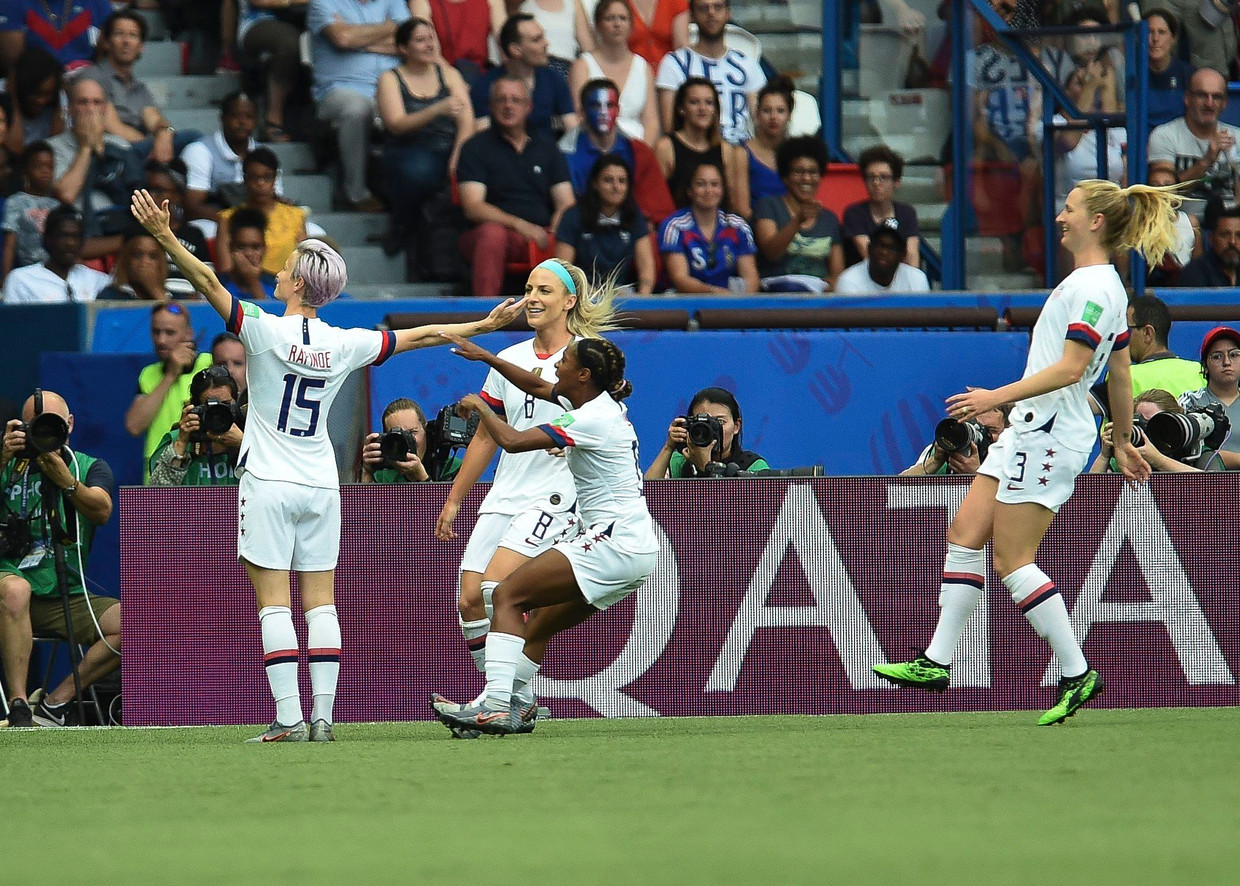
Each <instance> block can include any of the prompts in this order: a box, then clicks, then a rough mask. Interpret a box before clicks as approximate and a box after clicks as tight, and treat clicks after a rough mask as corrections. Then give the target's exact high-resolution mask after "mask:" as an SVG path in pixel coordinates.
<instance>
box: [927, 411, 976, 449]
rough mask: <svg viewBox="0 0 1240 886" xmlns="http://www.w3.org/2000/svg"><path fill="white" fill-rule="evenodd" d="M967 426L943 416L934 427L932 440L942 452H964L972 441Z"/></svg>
mask: <svg viewBox="0 0 1240 886" xmlns="http://www.w3.org/2000/svg"><path fill="white" fill-rule="evenodd" d="M972 436H973V435H972V434H971V433H970V431H969V426H968V425H966V424H965V423H964V422H959V421H956V420H955V419H954V418H945V419H943V420H942V421H941V422H939V423H938V424H937V425H935V427H934V442H935V444H936V445H937V446H938V447H939V448H940V449H942V450H943V451H944V452H964V451H966V450H967V449H968V448H969V443H970V442H972Z"/></svg>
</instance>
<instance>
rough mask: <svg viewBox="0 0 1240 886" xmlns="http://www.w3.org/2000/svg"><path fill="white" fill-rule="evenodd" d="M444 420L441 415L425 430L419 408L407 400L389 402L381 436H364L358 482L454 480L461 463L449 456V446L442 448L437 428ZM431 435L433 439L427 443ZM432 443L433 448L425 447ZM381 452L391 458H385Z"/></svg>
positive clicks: (402, 398) (425, 426) (440, 430)
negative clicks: (431, 426) (364, 441)
mask: <svg viewBox="0 0 1240 886" xmlns="http://www.w3.org/2000/svg"><path fill="white" fill-rule="evenodd" d="M445 420H446V419H445V416H444V414H443V412H441V413H440V415H439V417H438V418H437V419H436V420H435V425H434V427H433V428H432V429H431V430H429V431H428V428H427V422H426V413H424V412H423V411H422V407H421V406H419V405H418V404H417V403H415V402H413V401H412V400H410V399H409V398H408V397H399V398H397V399H395V400H393V401H392V402H391V403H389V404H388V405H387V407H386V408H384V410H383V433H382V434H369V435H367V437H366V443H365V445H364V446H363V448H362V482H363V483H426V482H427V481H429V480H452V479H454V478H455V477H456V474H457V471H459V470H460V468H461V460H460V459H459V458H457V457H456V456H453V455H452V454H451V444H450V443H449V444H448V445H447V446H444V445H442V442H443V441H442V438H443V431H442V427H441V426H442V425H443V423H444V422H445ZM461 423H462V424H464V422H463V421H462V422H461ZM431 436H434V437H435V438H436V439H435V440H434V441H431V440H430V437H431ZM432 442H433V443H434V446H433V447H428V444H429V443H432ZM462 445H464V444H462ZM428 448H429V451H430V454H429V455H428V454H427V452H428ZM385 452H387V453H390V455H391V456H392V457H385Z"/></svg>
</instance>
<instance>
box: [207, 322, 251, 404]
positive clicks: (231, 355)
mask: <svg viewBox="0 0 1240 886" xmlns="http://www.w3.org/2000/svg"><path fill="white" fill-rule="evenodd" d="M211 361H212V362H211V365H212V366H223V367H224V368H225V369H227V370H228V374H229V375H231V376H232V379H233V381H235V382H236V383H237V391H238V394H237V396H238V397H240V396H241V395H242V394H244V393H245V391H246V381H245V345H243V344H242V343H241V339H240V337H238V336H237V334H236V333H233V332H221V333H220V334H219V335H217V336H216V337H215V338H214V340H212V342H211Z"/></svg>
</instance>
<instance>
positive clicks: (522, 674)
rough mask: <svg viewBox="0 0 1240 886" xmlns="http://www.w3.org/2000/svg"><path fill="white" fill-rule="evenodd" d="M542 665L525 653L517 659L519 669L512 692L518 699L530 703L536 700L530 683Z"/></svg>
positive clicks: (513, 681) (514, 677)
mask: <svg viewBox="0 0 1240 886" xmlns="http://www.w3.org/2000/svg"><path fill="white" fill-rule="evenodd" d="M541 667H542V665H540V664H536V663H535V662H534V661H533V660H531V659H530V658H529V657H528V656H527V655H525V653H522V654H521V657H520V658H519V659H517V670H516V673H515V675H514V676H513V680H512V694H513V695H514V696H515V697H516V698H517V700H518V701H521V702H523V703H525V704H529V703H530V702H532V701H533V700H534V690H533V689H532V688H531V687H530V683H531V682H532V681H533V679H534V676H535V675H536V674H537V673H538V669H539V668H541Z"/></svg>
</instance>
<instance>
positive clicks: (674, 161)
mask: <svg viewBox="0 0 1240 886" xmlns="http://www.w3.org/2000/svg"><path fill="white" fill-rule="evenodd" d="M719 114H720V111H719V93H718V92H717V91H716V90H715V85H714V84H713V83H711V82H710V81H709V80H707V79H706V78H704V77H689V78H688V79H687V80H685V82H684V83H682V84H680V88H679V89H677V90H676V97H675V99H674V100H673V101H672V131H671V132H670V133H668V134H667V135H664V136H662V137H661V138H660V139H659V140H658V141H657V142H655V145H654V154H655V157H656V158H658V161H659V168H660V169H662V170H663V177H664V178H666V179H667V186H668V188H669V189H670V190H671V192H672V201H673V202H674V203H675V204H676V206H677V207H679V208H682V209H683V208H684V207H686V206H688V205H689V197H688V191H689V179H690V177H691V176H692V175H693V171H694V170H695V169H697V167H698V166H700V165H701V164H703V163H709V164H710V165H712V166H714V167H715V168H716V169H719V170H722V172H723V180H724V191H723V205H724V206H725V207H726V208H727V209H728V210H729V211H730V212H734V213H736V214H737V215H739V216H741V217H742V218H745V219H748V218H749V217H750V215H752V212H751V210H750V206H749V167H748V163H747V158H746V155H745V150H744V149H743V148H739V147H737V146H736V145H730V144H727V143H726V142H724V141H723V140H722V138H721V136H720V134H719Z"/></svg>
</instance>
